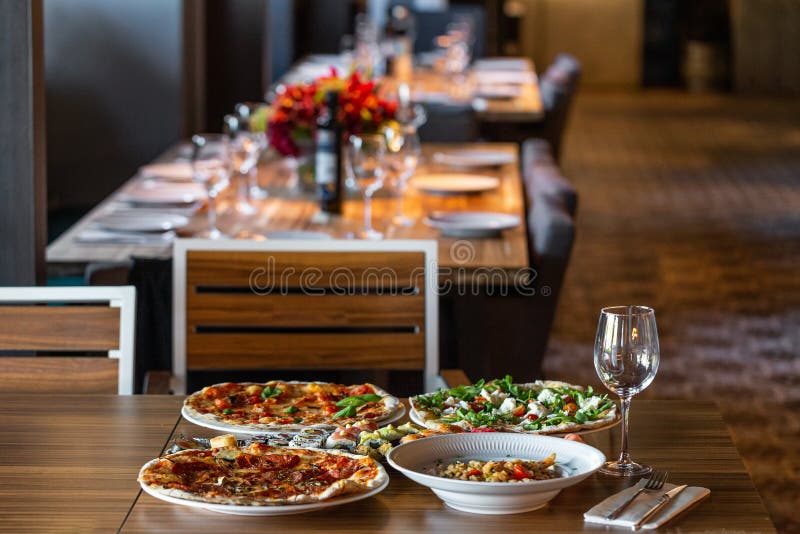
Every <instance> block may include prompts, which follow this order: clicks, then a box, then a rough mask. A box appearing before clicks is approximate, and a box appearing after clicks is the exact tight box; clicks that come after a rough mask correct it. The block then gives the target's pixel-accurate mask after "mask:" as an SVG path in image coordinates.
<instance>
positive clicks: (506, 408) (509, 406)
mask: <svg viewBox="0 0 800 534" xmlns="http://www.w3.org/2000/svg"><path fill="white" fill-rule="evenodd" d="M516 407H517V401H515V400H514V399H512V398H506V399H505V400H504V401H503V403H502V404H501V405H500V407H499V408H497V412H498V413H509V412H513V411H514V409H515V408H516Z"/></svg>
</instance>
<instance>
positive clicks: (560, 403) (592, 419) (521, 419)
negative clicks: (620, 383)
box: [410, 375, 619, 434]
mask: <svg viewBox="0 0 800 534" xmlns="http://www.w3.org/2000/svg"><path fill="white" fill-rule="evenodd" d="M410 402H411V408H412V409H411V414H410V415H411V419H412V420H413V421H414V422H415V423H417V424H420V425H423V426H425V427H427V428H430V429H433V430H438V431H444V432H448V431H449V432H452V431H456V432H463V431H475V430H483V429H486V430H498V431H505V432H526V433H533V434H556V433H566V432H579V431H582V430H589V429H596V428H600V427H604V426H611V425H613V424H615V423H616V422H617V421H618V420H619V418H618V416H617V407H616V404H614V402H613V401H612V400H611V399H609V398H608V395H605V394H598V393H597V392H595V391H594V390H593V389H592V387H591V386H589V387H586V388H584V387H583V386H576V385H574V384H568V383H566V382H558V381H554V380H537V381H536V382H531V383H527V384H515V383H514V382H513V379H512V378H511V377H510V376H508V375H506V377H505V378H502V379H497V380H491V381H489V382H486V381H484V380H479V381H478V382H476V383H475V384H472V385H469V386H459V387H456V388H451V389H442V390H439V391H436V392H434V393H426V394H425V395H417V396H416V397H412V398H411V399H410Z"/></svg>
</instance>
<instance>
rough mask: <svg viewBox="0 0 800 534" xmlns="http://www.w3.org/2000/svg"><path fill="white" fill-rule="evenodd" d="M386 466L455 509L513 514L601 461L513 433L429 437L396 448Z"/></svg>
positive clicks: (560, 443) (566, 444)
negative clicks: (428, 490)
mask: <svg viewBox="0 0 800 534" xmlns="http://www.w3.org/2000/svg"><path fill="white" fill-rule="evenodd" d="M387 459H388V462H389V465H391V466H392V467H394V468H395V469H397V470H398V471H400V472H401V473H403V474H404V475H405V476H407V477H408V478H410V479H411V480H413V481H414V482H417V483H418V484H421V485H423V486H426V487H428V488H430V489H431V490H432V491H433V492H434V493H435V494H436V495H437V496H438V497H439V498H440V499H442V501H444V503H445V504H447V505H448V506H450V507H451V508H455V509H456V510H461V511H464V512H471V513H478V514H513V513H520V512H528V511H531V510H536V509H538V508H541V507H543V506H545V505H546V504H547V503H548V502H549V501H550V500H551V499H553V498H554V497H555V496H556V495H558V493H559V492H560V491H561V490H562V489H564V488H567V487H569V486H572V485H575V484H577V483H579V482H581V481H582V480H583V479H585V478H586V477H588V476H589V475H591V474H592V473H594V472H595V471H596V470H597V469H599V468H600V466H601V465H603V462H605V456H604V455H603V453H602V452H600V451H599V450H597V449H595V448H594V447H590V446H589V445H585V444H583V443H578V442H574V441H568V440H565V439H561V438H554V437H550V436H541V435H529V434H512V433H500V432H498V433H465V434H447V435H442V436H433V437H430V438H427V439H423V440H417V441H411V442H408V443H404V444H402V445H400V446H398V447H395V448H394V449H393V450H392V451H391V452H390V453H389V455H388V457H387Z"/></svg>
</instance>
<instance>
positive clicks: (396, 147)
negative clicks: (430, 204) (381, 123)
mask: <svg viewBox="0 0 800 534" xmlns="http://www.w3.org/2000/svg"><path fill="white" fill-rule="evenodd" d="M386 139H387V141H386V145H387V151H386V164H387V167H388V168H389V170H390V171H391V172H392V174H393V175H394V178H395V181H396V182H395V185H396V187H397V211H396V212H395V215H394V217H392V223H394V224H396V225H397V226H411V225H412V224H414V221H413V220H411V219H409V218H408V217H406V216H405V215H403V197H404V196H405V192H406V189H407V186H408V179H409V178H411V176H412V175H413V174H414V171H415V170H416V169H417V165H418V164H419V159H420V154H421V152H422V149H421V148H420V142H419V135H417V128H416V126H414V125H413V124H407V125H403V126H401V127H400V128H398V129H396V130H395V129H391V128H390V129H388V130H387V131H386Z"/></svg>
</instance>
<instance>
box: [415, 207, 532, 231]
mask: <svg viewBox="0 0 800 534" xmlns="http://www.w3.org/2000/svg"><path fill="white" fill-rule="evenodd" d="M520 222H521V221H520V218H519V217H517V216H516V215H511V214H510V213H495V212H490V211H453V212H442V211H435V212H433V213H431V214H429V215H428V216H427V217H425V224H427V225H428V226H432V227H434V228H438V229H439V230H441V231H442V234H443V235H447V236H452V237H497V236H498V235H500V232H502V231H503V230H509V229H511V228H516V227H517V226H519V225H520Z"/></svg>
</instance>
